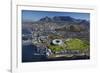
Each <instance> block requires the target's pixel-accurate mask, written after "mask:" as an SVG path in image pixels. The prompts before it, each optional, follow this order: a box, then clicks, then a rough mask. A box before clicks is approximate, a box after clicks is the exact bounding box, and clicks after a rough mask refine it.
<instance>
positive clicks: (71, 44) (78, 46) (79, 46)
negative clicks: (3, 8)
mask: <svg viewBox="0 0 100 73" xmlns="http://www.w3.org/2000/svg"><path fill="white" fill-rule="evenodd" d="M65 44H66V45H67V49H71V50H84V49H86V48H89V44H88V43H87V41H82V40H80V39H77V38H74V39H70V40H69V41H65Z"/></svg>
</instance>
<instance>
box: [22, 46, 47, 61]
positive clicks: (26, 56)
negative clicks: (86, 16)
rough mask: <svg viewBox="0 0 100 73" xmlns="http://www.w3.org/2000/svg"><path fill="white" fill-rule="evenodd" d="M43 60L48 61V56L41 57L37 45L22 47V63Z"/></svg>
mask: <svg viewBox="0 0 100 73" xmlns="http://www.w3.org/2000/svg"><path fill="white" fill-rule="evenodd" d="M35 53H36V54H37V55H36V54H35ZM41 60H46V55H45V54H44V55H39V53H38V52H37V47H36V46H35V45H32V44H29V45H23V46H22V62H35V61H41Z"/></svg>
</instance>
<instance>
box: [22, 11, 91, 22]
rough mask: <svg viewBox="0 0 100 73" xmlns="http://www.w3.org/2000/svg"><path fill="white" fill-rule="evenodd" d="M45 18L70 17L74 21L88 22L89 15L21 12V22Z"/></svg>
mask: <svg viewBox="0 0 100 73" xmlns="http://www.w3.org/2000/svg"><path fill="white" fill-rule="evenodd" d="M46 16H48V17H51V18H52V17H54V16H70V17H72V18H75V19H84V20H90V14H89V13H76V12H53V11H34V10H22V20H23V21H38V20H39V19H40V18H43V17H46Z"/></svg>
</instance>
